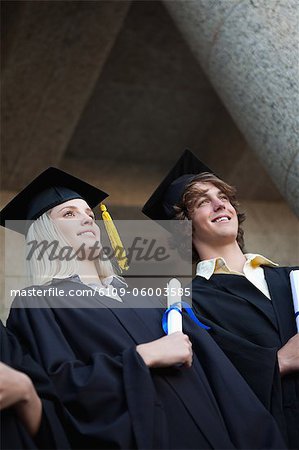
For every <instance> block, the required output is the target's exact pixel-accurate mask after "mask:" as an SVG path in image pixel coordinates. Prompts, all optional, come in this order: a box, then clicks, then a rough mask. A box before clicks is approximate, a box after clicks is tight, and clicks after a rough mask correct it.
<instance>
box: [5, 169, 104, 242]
mask: <svg viewBox="0 0 299 450" xmlns="http://www.w3.org/2000/svg"><path fill="white" fill-rule="evenodd" d="M106 197H108V194H106V192H103V191H101V190H100V189H97V188H96V187H94V186H92V185H91V184H88V183H86V182H85V181H82V180H80V179H79V178H76V177H74V176H72V175H70V174H68V173H66V172H63V171H62V170H60V169H56V168H55V167H49V168H48V169H47V170H45V171H44V172H42V173H41V174H40V175H38V177H36V178H35V179H34V180H33V181H32V182H31V183H30V184H28V186H26V187H25V188H24V189H23V190H22V191H21V192H20V193H19V194H17V195H16V196H15V197H14V198H13V199H12V200H11V201H10V202H9V203H8V204H7V205H6V206H5V208H3V209H2V211H1V219H0V224H1V225H2V226H4V227H5V226H6V224H5V222H6V221H9V224H8V225H7V226H8V228H10V229H12V230H14V231H17V232H18V233H22V234H26V233H27V231H28V227H29V226H30V223H31V222H29V221H31V220H35V219H37V218H38V217H40V216H41V215H42V214H43V213H44V212H46V211H48V210H49V209H51V208H54V206H57V205H60V204H61V203H64V202H66V201H68V200H72V199H74V198H82V199H83V200H85V201H86V202H87V203H88V205H89V206H90V207H91V208H94V207H95V206H96V205H98V204H99V203H100V202H101V201H102V200H104V198H106ZM26 221H28V223H27V224H26Z"/></svg>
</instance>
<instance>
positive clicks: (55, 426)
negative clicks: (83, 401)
mask: <svg viewBox="0 0 299 450" xmlns="http://www.w3.org/2000/svg"><path fill="white" fill-rule="evenodd" d="M0 336H1V353H0V360H1V361H2V362H3V363H5V364H7V365H9V366H11V367H13V368H15V369H16V370H20V371H22V372H24V373H26V374H27V375H28V376H29V377H30V378H31V380H32V382H33V384H34V385H35V388H36V390H37V392H38V394H39V395H40V396H41V397H42V405H43V413H42V421H41V425H40V428H39V431H38V433H37V435H36V436H35V437H34V439H33V438H32V437H31V436H30V435H29V434H28V432H27V430H26V429H25V428H24V427H23V425H22V423H21V422H20V421H19V419H18V417H17V416H16V414H15V413H14V410H13V408H12V407H11V408H7V409H5V410H2V411H1V412H0V422H1V428H0V430H1V439H0V441H1V446H0V448H1V449H3V450H5V449H37V448H43V449H53V448H57V449H66V448H70V446H69V442H68V439H67V437H66V434H65V431H64V428H63V426H62V422H63V413H62V407H61V405H60V403H59V400H58V398H57V397H56V396H55V394H54V386H52V384H51V383H50V380H49V378H48V377H47V375H46V373H45V372H44V370H43V369H42V368H41V367H40V366H39V365H38V364H37V363H36V362H35V361H33V359H32V358H31V357H30V356H29V355H28V354H25V353H24V352H23V350H22V349H21V347H20V345H19V343H18V341H17V340H16V338H15V336H13V334H12V333H11V332H9V331H8V330H7V329H6V328H5V327H4V326H3V324H2V322H0Z"/></svg>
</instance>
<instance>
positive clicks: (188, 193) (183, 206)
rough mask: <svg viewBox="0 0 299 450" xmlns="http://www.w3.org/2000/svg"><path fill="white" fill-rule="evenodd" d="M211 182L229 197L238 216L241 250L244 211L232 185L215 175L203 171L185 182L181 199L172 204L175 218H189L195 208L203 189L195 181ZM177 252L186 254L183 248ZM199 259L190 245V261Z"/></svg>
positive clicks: (238, 235) (242, 247) (242, 245)
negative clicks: (240, 208) (241, 210)
mask: <svg viewBox="0 0 299 450" xmlns="http://www.w3.org/2000/svg"><path fill="white" fill-rule="evenodd" d="M199 182H201V183H212V184H213V185H214V186H216V187H217V188H218V189H219V190H220V191H221V192H223V193H224V194H225V195H226V196H227V197H228V199H229V201H230V203H231V204H232V206H233V207H234V208H235V210H236V212H237V217H238V223H239V227H238V234H237V242H238V244H239V247H240V248H241V250H242V251H243V250H244V230H243V229H242V227H241V224H242V223H243V222H244V220H245V218H246V216H245V214H244V213H242V212H240V210H239V203H238V201H237V198H236V189H235V188H234V187H233V186H230V185H229V184H227V183H225V182H224V181H222V180H220V178H218V177H216V175H214V174H212V173H209V172H203V173H201V174H199V175H197V176H195V177H194V178H193V179H192V181H191V182H190V183H189V184H187V186H186V188H185V191H184V193H183V196H182V199H181V201H180V202H179V203H177V204H176V205H174V210H175V212H176V215H175V219H177V220H180V221H184V220H190V217H191V215H192V213H193V211H194V209H195V204H196V201H197V200H198V195H199V194H200V193H201V192H202V193H204V191H201V190H200V189H199V188H198V187H197V186H196V184H197V183H199ZM182 245H183V246H184V240H182ZM178 250H179V252H180V253H181V254H182V255H183V254H184V255H185V256H186V249H185V248H178ZM199 260H200V257H199V254H198V253H197V251H196V249H195V247H194V246H193V245H192V261H193V262H198V261H199Z"/></svg>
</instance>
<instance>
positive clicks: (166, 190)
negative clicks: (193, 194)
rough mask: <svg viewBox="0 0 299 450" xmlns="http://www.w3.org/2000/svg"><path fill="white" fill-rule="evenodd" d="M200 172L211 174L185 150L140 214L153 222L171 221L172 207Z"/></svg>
mask: <svg viewBox="0 0 299 450" xmlns="http://www.w3.org/2000/svg"><path fill="white" fill-rule="evenodd" d="M202 172H210V173H212V171H211V170H210V169H209V168H208V167H207V166H206V165H205V164H203V163H202V162H201V161H200V160H199V159H198V158H196V156H195V155H194V154H193V153H192V152H190V150H185V151H184V153H183V154H182V156H181V157H180V158H179V160H178V161H177V162H176V164H175V165H174V166H173V168H172V169H171V170H170V172H169V173H168V174H167V175H166V177H165V178H164V180H163V181H162V182H161V183H160V185H159V186H158V187H157V189H156V190H155V192H154V193H153V194H152V195H151V197H150V198H149V199H148V201H147V202H146V204H145V205H144V207H143V208H142V212H143V213H144V214H145V215H146V216H148V217H149V218H150V219H153V220H168V219H173V218H174V216H175V210H174V208H173V207H174V205H175V204H177V203H179V202H180V200H181V198H182V195H183V193H184V190H185V188H186V186H187V184H189V183H190V182H191V181H192V180H193V179H194V178H195V177H196V176H197V175H198V174H200V173H202Z"/></svg>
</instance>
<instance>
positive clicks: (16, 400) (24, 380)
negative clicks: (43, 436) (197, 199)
mask: <svg viewBox="0 0 299 450" xmlns="http://www.w3.org/2000/svg"><path fill="white" fill-rule="evenodd" d="M10 406H13V407H14V408H15V410H16V413H17V414H18V416H19V418H20V420H21V421H22V422H23V424H24V425H25V427H26V428H27V430H28V432H29V433H30V434H31V435H32V436H34V435H35V434H36V433H37V431H38V429H39V426H40V422H41V417H42V403H41V400H40V398H39V396H38V395H37V393H36V390H35V389H34V386H33V384H32V381H31V380H30V378H29V377H28V376H27V375H26V374H25V373H22V372H19V371H18V370H14V369H12V368H11V367H9V366H7V365H6V364H3V363H1V362H0V410H1V409H4V408H8V407H10Z"/></svg>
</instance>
